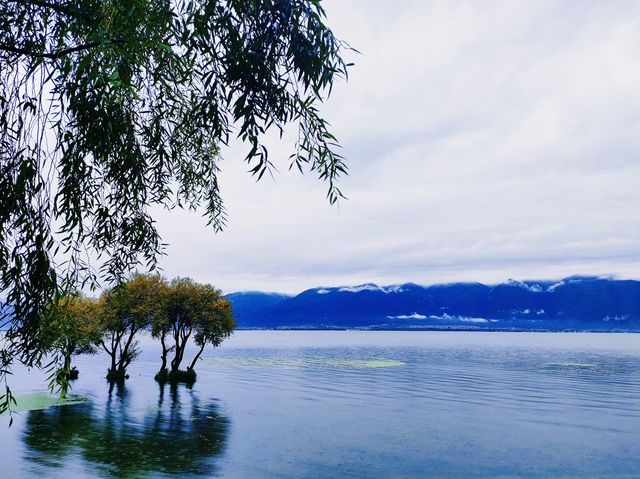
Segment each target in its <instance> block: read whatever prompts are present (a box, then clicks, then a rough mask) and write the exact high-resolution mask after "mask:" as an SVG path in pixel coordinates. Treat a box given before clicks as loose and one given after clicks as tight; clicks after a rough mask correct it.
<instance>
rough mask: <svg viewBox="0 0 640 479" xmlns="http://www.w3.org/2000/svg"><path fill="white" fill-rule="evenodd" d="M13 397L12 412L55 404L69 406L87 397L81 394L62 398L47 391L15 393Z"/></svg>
mask: <svg viewBox="0 0 640 479" xmlns="http://www.w3.org/2000/svg"><path fill="white" fill-rule="evenodd" d="M14 397H15V400H16V404H12V405H11V411H13V412H24V411H36V410H39V409H48V408H50V407H56V406H70V405H72V404H80V403H83V402H86V401H87V399H86V398H83V397H82V396H68V397H66V398H64V399H63V398H60V397H57V396H51V395H50V394H47V393H32V394H16V395H15V396H14Z"/></svg>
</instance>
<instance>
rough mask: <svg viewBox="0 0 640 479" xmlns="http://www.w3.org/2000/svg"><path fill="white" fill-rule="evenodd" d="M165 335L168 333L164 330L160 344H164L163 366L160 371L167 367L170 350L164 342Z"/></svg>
mask: <svg viewBox="0 0 640 479" xmlns="http://www.w3.org/2000/svg"><path fill="white" fill-rule="evenodd" d="M165 335H166V333H165V332H164V331H162V334H161V335H160V344H162V366H161V367H160V371H164V370H165V369H167V355H168V354H169V350H168V349H167V345H166V343H165V342H164V338H165Z"/></svg>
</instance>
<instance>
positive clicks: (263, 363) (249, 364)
mask: <svg viewBox="0 0 640 479" xmlns="http://www.w3.org/2000/svg"><path fill="white" fill-rule="evenodd" d="M205 363H206V364H207V365H210V366H224V367H235V368H336V369H338V368H339V369H364V368H389V367H397V366H404V364H405V363H404V362H402V361H397V360H395V359H385V358H375V359H351V358H348V359H347V358H345V359H334V358H323V357H305V358H291V357H271V358H256V357H253V358H252V357H243V358H208V359H206V360H205Z"/></svg>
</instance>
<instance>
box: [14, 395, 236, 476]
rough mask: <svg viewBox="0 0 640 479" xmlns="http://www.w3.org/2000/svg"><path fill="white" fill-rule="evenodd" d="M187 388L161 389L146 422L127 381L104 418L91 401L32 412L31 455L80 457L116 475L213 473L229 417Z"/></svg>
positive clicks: (46, 460) (59, 459)
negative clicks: (135, 409) (133, 407)
mask: <svg viewBox="0 0 640 479" xmlns="http://www.w3.org/2000/svg"><path fill="white" fill-rule="evenodd" d="M184 392H185V390H182V391H180V390H179V389H178V387H169V386H168V387H167V391H165V389H164V387H161V389H160V394H159V398H158V406H157V408H155V409H154V410H153V411H150V412H147V413H146V414H145V415H144V418H143V420H142V421H140V420H138V418H135V417H132V416H131V415H130V411H131V406H130V399H131V398H130V397H129V394H128V393H127V390H126V389H125V387H124V385H121V386H116V388H115V391H110V392H109V397H108V400H107V403H106V406H105V410H104V415H103V417H101V416H102V415H99V414H97V413H96V410H95V409H96V408H95V407H94V406H93V405H91V404H90V403H83V404H76V405H73V406H65V407H54V408H49V409H45V410H40V411H30V412H29V415H28V416H27V422H26V428H25V432H24V438H23V439H24V442H25V444H26V445H27V447H28V451H27V457H28V459H30V460H32V461H34V462H36V463H38V464H41V465H46V466H53V467H61V466H63V465H64V462H65V456H67V455H80V456H82V457H83V458H84V459H86V460H87V461H89V462H91V463H94V464H96V465H97V466H98V467H99V468H100V469H101V470H103V471H104V472H105V473H107V474H110V475H113V476H117V477H131V476H145V475H147V474H149V473H153V472H162V473H165V474H175V475H179V474H180V475H182V474H196V475H203V474H207V475H211V474H213V473H215V472H216V471H215V465H213V463H212V462H213V461H212V459H214V458H215V457H216V456H218V455H220V454H221V453H222V452H223V451H224V447H225V442H226V438H227V434H228V428H229V420H228V419H227V418H226V417H224V416H221V415H220V414H219V412H218V407H217V405H216V404H215V403H209V404H206V405H201V404H200V401H199V400H198V398H197V396H196V394H194V393H193V391H191V390H186V392H187V395H186V397H179V396H180V393H184ZM165 395H166V396H168V397H166V398H165Z"/></svg>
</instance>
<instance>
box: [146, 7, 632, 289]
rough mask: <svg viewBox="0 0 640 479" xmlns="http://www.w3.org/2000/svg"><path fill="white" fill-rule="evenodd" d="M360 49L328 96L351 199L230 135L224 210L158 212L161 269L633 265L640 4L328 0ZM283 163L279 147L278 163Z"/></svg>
mask: <svg viewBox="0 0 640 479" xmlns="http://www.w3.org/2000/svg"><path fill="white" fill-rule="evenodd" d="M326 8H327V13H328V24H329V25H330V26H331V27H332V29H333V30H334V32H335V33H336V34H337V35H338V36H339V37H340V38H342V39H344V40H346V41H348V42H349V43H350V44H351V45H352V46H353V47H355V48H357V49H358V50H360V52H361V54H360V55H355V54H354V55H348V59H349V60H352V61H354V62H355V63H356V66H355V67H354V68H352V70H351V73H350V78H349V82H348V83H345V84H340V85H337V87H336V88H335V90H334V94H333V96H332V97H331V98H330V100H329V101H328V103H326V104H325V106H324V107H323V112H324V114H325V116H326V118H327V119H328V120H329V121H330V122H331V123H332V125H333V128H334V132H335V133H336V135H337V136H338V138H339V140H340V142H341V144H342V146H343V153H344V156H345V157H346V158H347V159H348V164H349V167H350V174H349V177H347V178H345V179H344V180H343V181H342V183H341V186H342V189H343V191H344V192H345V193H346V195H347V196H348V200H346V201H342V202H341V203H340V204H339V206H338V207H335V206H334V207H332V206H329V204H328V203H327V201H326V199H325V192H326V188H325V185H323V184H322V183H320V182H318V181H317V179H316V178H315V177H314V176H313V175H307V176H301V175H299V174H296V173H295V172H289V171H288V169H287V166H288V164H287V161H286V160H287V157H288V156H289V154H290V153H291V152H292V148H293V143H292V140H291V138H289V139H288V141H285V142H282V143H279V142H274V144H273V146H272V150H271V156H272V157H273V159H274V160H275V161H276V164H277V165H279V167H280V174H278V175H276V176H275V179H274V180H272V179H271V178H266V179H263V180H262V181H261V182H260V183H258V184H256V182H255V180H254V179H253V178H252V177H251V176H250V175H249V174H247V173H246V170H247V166H246V164H242V162H241V158H242V154H243V153H244V151H245V149H244V148H242V147H238V146H237V145H234V146H233V147H231V148H229V149H226V150H224V152H223V153H224V154H223V156H224V161H223V162H222V164H221V168H222V170H223V171H222V174H221V184H222V193H223V196H224V199H225V201H226V206H227V209H228V213H229V224H228V227H227V229H226V231H225V232H223V233H222V234H218V235H215V234H213V233H212V232H210V231H209V230H208V229H206V227H205V221H204V220H203V219H202V218H201V217H200V216H199V215H197V214H189V213H185V212H179V211H177V212H172V213H171V214H166V213H160V214H159V215H158V219H159V225H160V229H161V231H162V233H163V239H164V240H165V241H167V242H168V243H170V246H169V248H168V250H167V253H168V256H167V257H166V258H164V259H163V261H162V266H163V268H164V272H165V274H167V275H168V276H176V275H182V276H191V277H193V278H194V279H196V280H199V281H206V282H211V283H213V284H214V285H216V286H218V287H220V288H222V289H223V290H224V291H225V292H231V291H237V290H263V291H283V292H290V293H296V292H300V291H302V290H304V289H307V288H310V287H314V286H326V285H349V284H358V283H363V282H369V281H372V282H376V283H379V284H394V283H402V282H407V281H413V282H417V283H420V284H432V283H438V282H448V281H483V282H488V283H495V282H500V281H503V280H506V279H508V278H517V279H555V278H560V277H563V276H567V275H571V274H598V275H614V276H617V277H621V278H638V277H640V268H639V267H640V182H639V180H640V161H638V157H639V156H640V2H637V1H608V2H601V1H593V2H589V1H586V0H576V1H570V0H563V1H557V0H551V1H543V0H535V1H529V2H527V1H518V2H514V1H511V0H506V1H482V2H476V1H473V2H463V1H455V2H454V1H442V2H440V1H427V0H420V1H409V0H404V1H403V2H395V1H381V0H380V1H373V0H348V1H345V0H331V1H327V2H326ZM278 158H280V161H277V159H278Z"/></svg>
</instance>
